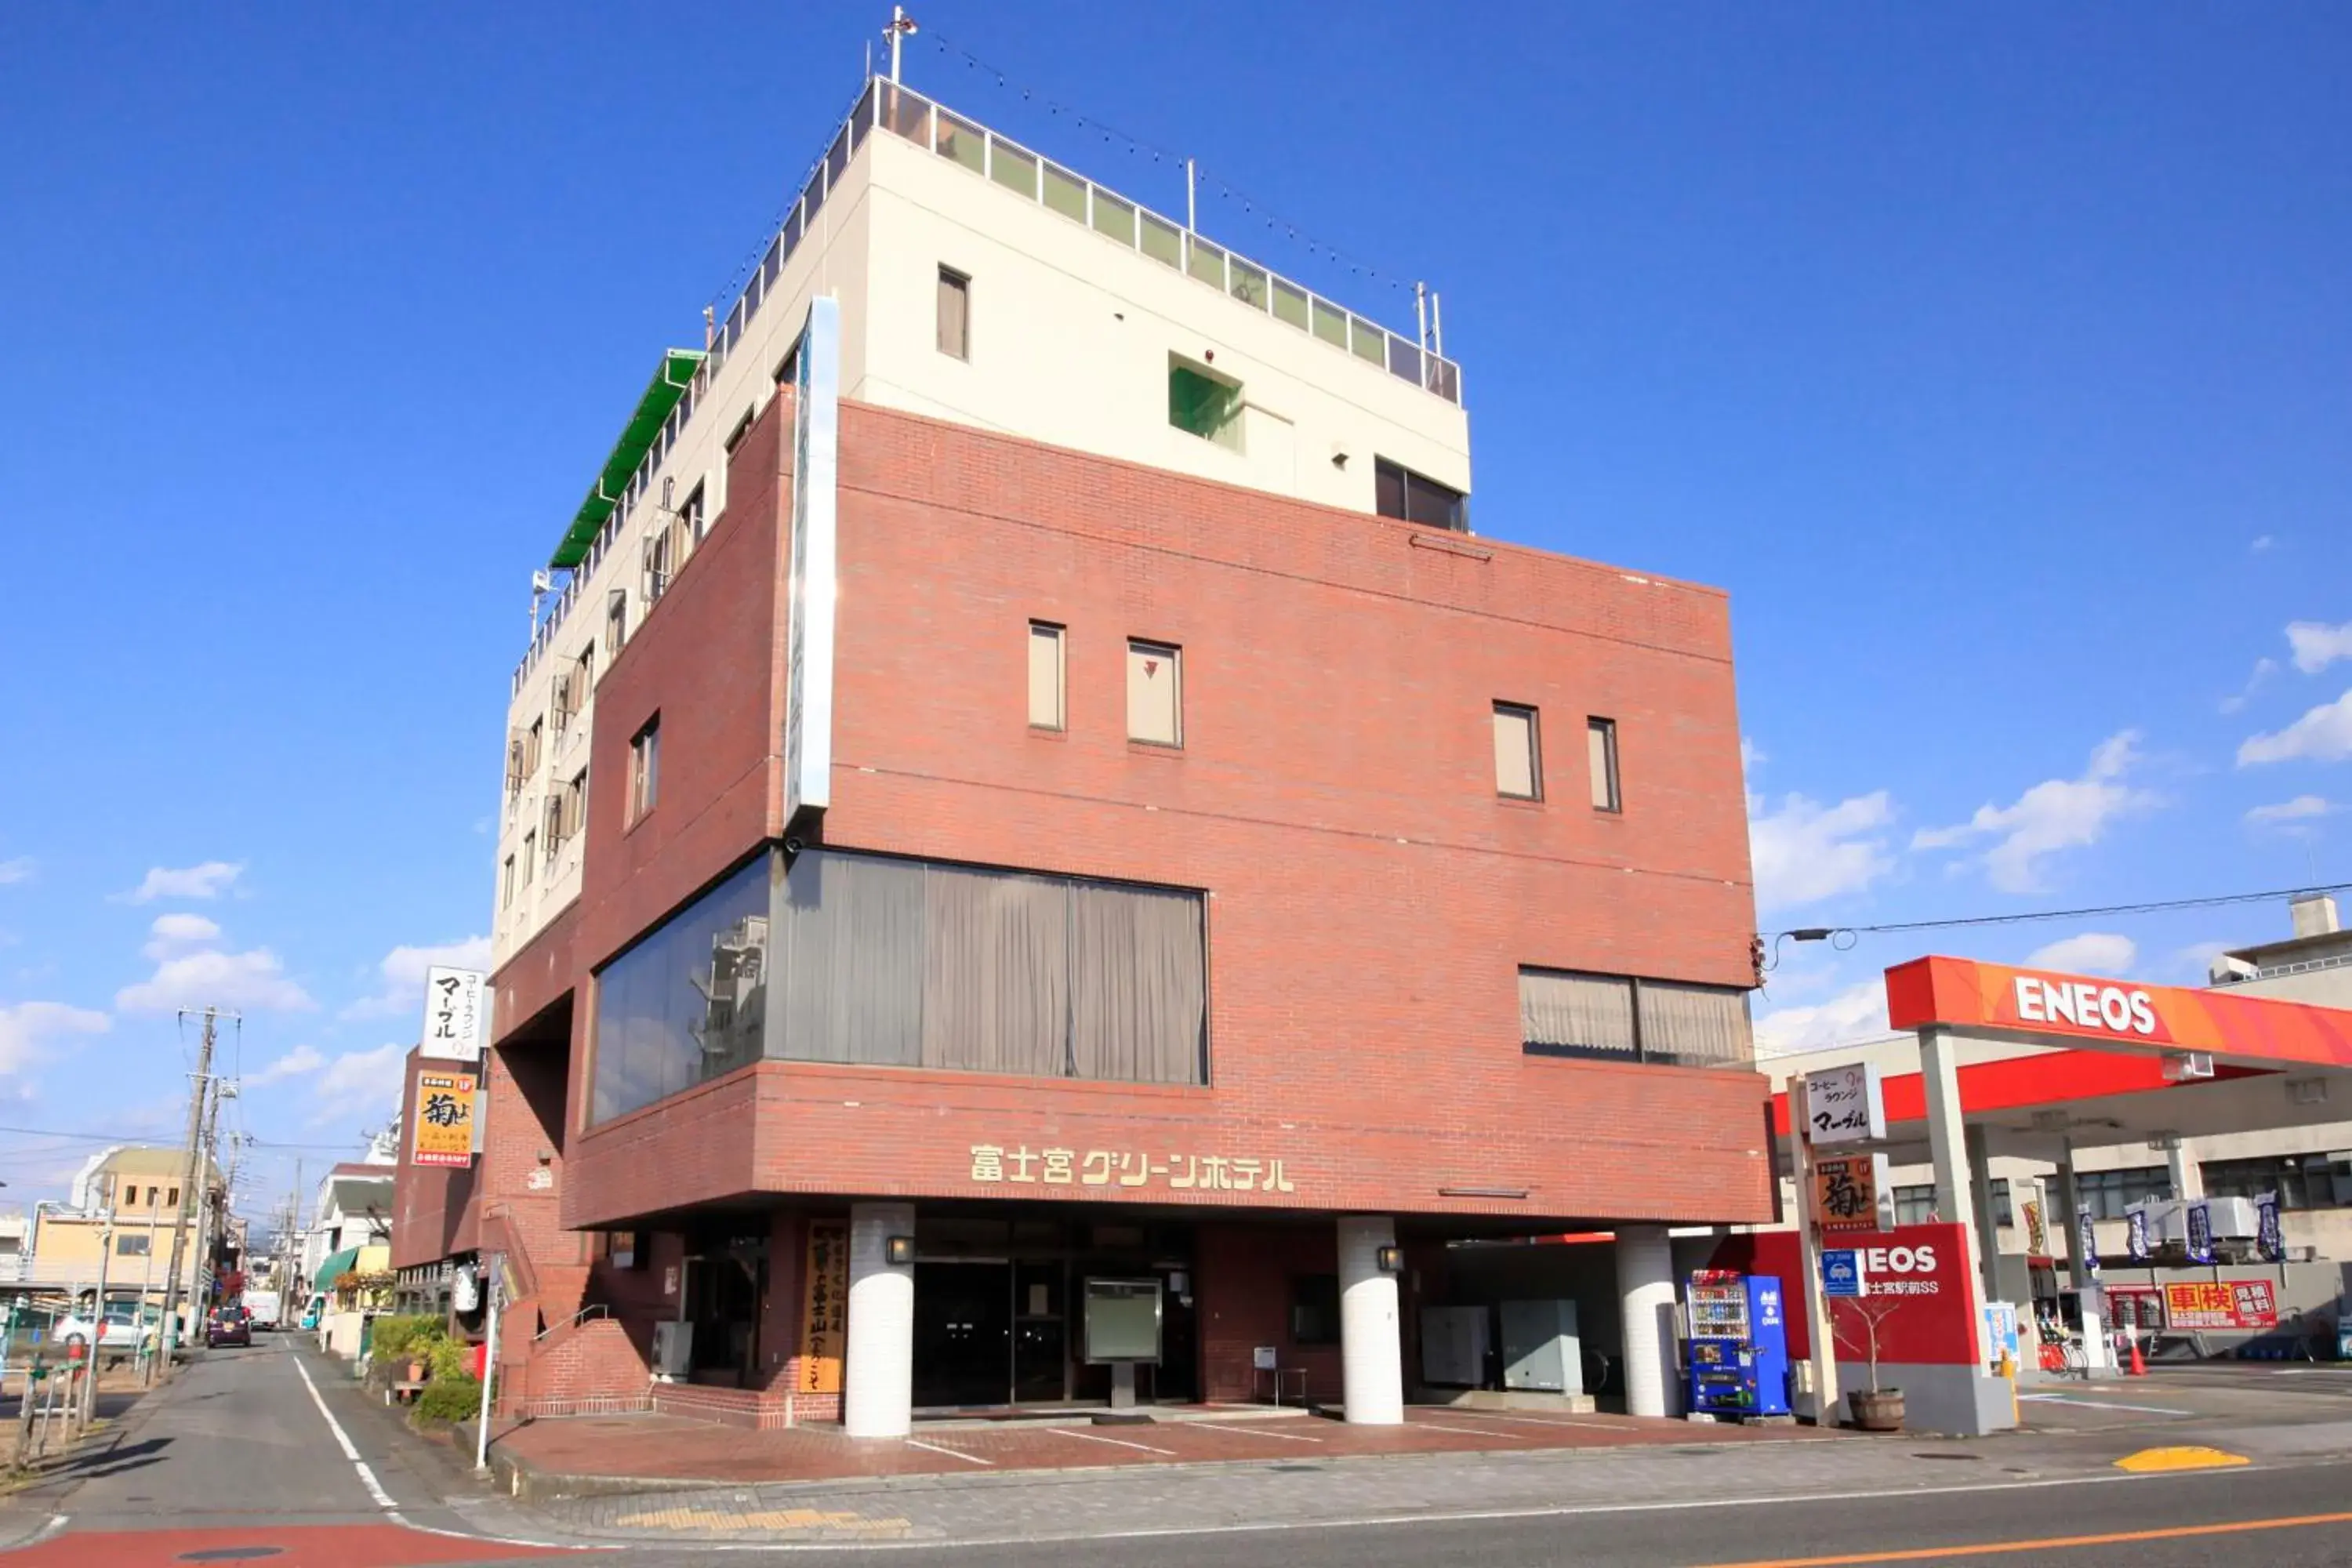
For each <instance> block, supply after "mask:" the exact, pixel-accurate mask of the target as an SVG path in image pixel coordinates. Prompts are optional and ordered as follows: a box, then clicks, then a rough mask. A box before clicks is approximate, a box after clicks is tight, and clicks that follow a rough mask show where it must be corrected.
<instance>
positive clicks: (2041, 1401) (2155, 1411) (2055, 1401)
mask: <svg viewBox="0 0 2352 1568" xmlns="http://www.w3.org/2000/svg"><path fill="white" fill-rule="evenodd" d="M2017 1398H2018V1403H2020V1404H2037V1405H2081V1406H2082V1407H2083V1408H2084V1409H2085V1410H2137V1411H2138V1412H2139V1413H2140V1414H2141V1415H2196V1414H2197V1412H2195V1411H2194V1410H2173V1409H2169V1408H2168V1407H2166V1406H2164V1405H2117V1404H2116V1403H2115V1402H2114V1401H2113V1400H2108V1399H2077V1398H2075V1397H2074V1395H2072V1394H2019V1395H2018V1396H2017Z"/></svg>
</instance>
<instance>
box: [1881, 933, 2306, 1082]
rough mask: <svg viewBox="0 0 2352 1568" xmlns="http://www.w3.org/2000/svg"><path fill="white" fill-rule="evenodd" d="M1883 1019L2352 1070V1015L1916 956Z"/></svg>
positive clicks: (1903, 966)
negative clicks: (2351, 1068) (2202, 1052)
mask: <svg viewBox="0 0 2352 1568" xmlns="http://www.w3.org/2000/svg"><path fill="white" fill-rule="evenodd" d="M1886 1016H1887V1022H1888V1023H1889V1024H1890V1025H1892V1026H1894V1027H1895V1028H1897V1029H1919V1028H1930V1027H1937V1026H1942V1027H1947V1028H1955V1029H1970V1028H1974V1029H1985V1030H1992V1031H1997V1032H2000V1033H2003V1034H2012V1035H2045V1036H2057V1037H2064V1038H2067V1039H2074V1040H2089V1041H2100V1042H2105V1043H2106V1044H2108V1045H2112V1046H2116V1047H2121V1048H2124V1049H2126V1050H2129V1049H2139V1050H2165V1051H2210V1052H2213V1053H2215V1054H2216V1055H2226V1056H2231V1057H2241V1058H2252V1059H2254V1060H2260V1061H2276V1062H2294V1063H2302V1064H2307V1065H2310V1066H2315V1067H2352V1012H2345V1011H2343V1010H2341V1009H2338V1008H2335V1007H2313V1006H2308V1005H2305V1004H2302V1003H2298V1002H2281V1001H2277V1000H2275V999H2273V998H2272V997H2267V996H2238V995H2233V994H2231V993H2230V992H2228V991H2227V990H2208V991H2200V990H2191V989H2188V988H2184V987H2181V986H2177V985H2135V984H2128V983H2126V982H2121V981H2116V980H2103V979H2099V978H2097V977H2095V976H2092V975H2084V974H2056V973H2049V972H2047V971H2044V970H2039V969H2012V968H2011V967H2010V966H2008V965H2007V964H2000V963H1978V962H1977V961H1975V960H1974V959H1968V958H1915V959H1913V960H1912V961H1911V962H1910V963H1899V964H1896V965H1895V967H1894V968H1892V969H1890V970H1888V971H1887V972H1886Z"/></svg>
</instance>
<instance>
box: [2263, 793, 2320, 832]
mask: <svg viewBox="0 0 2352 1568" xmlns="http://www.w3.org/2000/svg"><path fill="white" fill-rule="evenodd" d="M2340 809H2342V808H2341V807H2339V806H2337V805H2334V804H2333V803H2331V802H2329V801H2327V800H2326V799H2323V798H2322V797H2320V796H2318V795H2296V796H2295V797H2294V799H2293V800H2283V801H2280V802H2279V803H2278V804H2277V805H2258V806H2256V807H2254V808H2253V810H2252V811H2250V812H2248V813H2246V823H2247V826H2252V827H2278V828H2286V827H2290V826H2292V825H2293V824H2295V823H2299V822H2311V821H2314V820H2315V819H2317V818H2319V817H2323V816H2334V815H2335V814H2336V812H2337V811H2338V810H2340Z"/></svg>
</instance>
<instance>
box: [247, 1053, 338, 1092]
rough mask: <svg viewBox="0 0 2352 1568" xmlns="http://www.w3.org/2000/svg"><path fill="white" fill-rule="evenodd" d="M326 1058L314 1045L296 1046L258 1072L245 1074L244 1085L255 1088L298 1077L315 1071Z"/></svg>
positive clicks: (324, 1062) (323, 1063) (322, 1064)
mask: <svg viewBox="0 0 2352 1568" xmlns="http://www.w3.org/2000/svg"><path fill="white" fill-rule="evenodd" d="M326 1060H327V1058H324V1057H322V1056H320V1054H319V1053H318V1051H317V1049H316V1048H315V1047H310V1046H297V1047H294V1048H293V1049H292V1050H290V1051H289V1052H287V1053H286V1054H285V1055H284V1056H282V1057H279V1058H278V1059H277V1060H276V1061H274V1062H271V1063H270V1064H269V1065H268V1067H266V1068H262V1069H261V1070H260V1071H259V1072H249V1073H247V1074H246V1075H245V1087H246V1088H247V1089H257V1088H258V1087H260V1086H261V1085H263V1084H265V1083H276V1082H278V1080H279V1079H289V1078H300V1077H301V1076H302V1075H303V1074H304V1073H307V1072H315V1071H317V1070H318V1069H319V1068H320V1067H322V1066H324V1065H325V1064H326Z"/></svg>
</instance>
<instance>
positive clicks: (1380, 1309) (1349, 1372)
mask: <svg viewBox="0 0 2352 1568" xmlns="http://www.w3.org/2000/svg"><path fill="white" fill-rule="evenodd" d="M1395 1245H1396V1223H1395V1222H1394V1221H1393V1220H1391V1219H1390V1218H1389V1217H1388V1216H1387V1215H1341V1216H1340V1217H1339V1370H1340V1378H1341V1386H1342V1388H1343V1390H1344V1397H1345V1398H1346V1400H1347V1404H1348V1425H1349V1426H1397V1425H1398V1424H1400V1423H1401V1422H1402V1421H1403V1420H1404V1342H1403V1337H1402V1330H1401V1329H1400V1328H1399V1326H1398V1320H1397V1277H1396V1276H1395V1275H1393V1274H1391V1273H1390V1272H1389V1271H1388V1270H1386V1269H1384V1268H1381V1247H1393V1246H1395Z"/></svg>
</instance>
